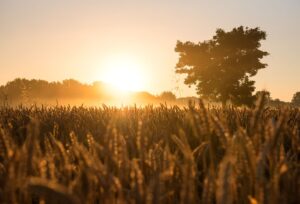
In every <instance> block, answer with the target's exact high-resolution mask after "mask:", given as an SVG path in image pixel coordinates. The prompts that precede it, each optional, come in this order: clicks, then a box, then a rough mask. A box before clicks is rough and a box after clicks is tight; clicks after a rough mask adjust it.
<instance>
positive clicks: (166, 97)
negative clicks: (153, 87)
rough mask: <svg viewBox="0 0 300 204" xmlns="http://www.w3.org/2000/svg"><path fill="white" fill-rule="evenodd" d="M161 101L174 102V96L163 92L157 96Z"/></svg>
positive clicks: (168, 92)
mask: <svg viewBox="0 0 300 204" xmlns="http://www.w3.org/2000/svg"><path fill="white" fill-rule="evenodd" d="M159 97H160V98H161V99H162V100H167V101H173V100H176V96H175V94H173V93H172V92H171V91H164V92H162V93H161V94H160V96H159Z"/></svg>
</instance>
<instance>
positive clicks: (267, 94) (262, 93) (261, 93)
mask: <svg viewBox="0 0 300 204" xmlns="http://www.w3.org/2000/svg"><path fill="white" fill-rule="evenodd" d="M262 96H264V97H265V101H266V103H270V102H271V100H272V98H271V93H270V92H269V91H267V90H262V91H257V92H256V93H255V97H256V100H258V99H259V98H260V97H262Z"/></svg>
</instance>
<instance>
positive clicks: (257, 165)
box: [0, 99, 300, 204]
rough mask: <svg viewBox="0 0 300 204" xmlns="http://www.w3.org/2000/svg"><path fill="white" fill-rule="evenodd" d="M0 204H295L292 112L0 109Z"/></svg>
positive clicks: (298, 155) (296, 125) (299, 129)
mask: <svg viewBox="0 0 300 204" xmlns="http://www.w3.org/2000/svg"><path fill="white" fill-rule="evenodd" d="M0 117H1V118H0V124H1V129H0V203H183V204H186V203H205V204H206V203H207V204H210V203H218V204H223V203H224V204H227V203H250V204H256V203H270V204H276V203H278V204H279V203H280V204H281V203H283V204H284V203H299V200H300V199H299V195H300V188H299V186H300V177H299V173H300V169H299V159H300V141H299V140H300V111H299V109H292V108H268V107H265V106H264V100H263V99H261V101H260V102H259V103H258V104H257V106H256V108H255V109H253V110H250V109H247V108H234V107H228V108H218V107H205V106H204V104H203V102H201V101H200V102H199V103H198V104H190V105H189V107H186V108H179V107H177V106H166V105H161V106H159V107H154V106H146V107H135V106H133V107H122V108H115V107H107V106H104V105H103V106H102V107H80V106H79V107H71V106H57V107H37V106H32V107H25V106H23V107H22V106H20V107H17V108H11V107H2V108H0Z"/></svg>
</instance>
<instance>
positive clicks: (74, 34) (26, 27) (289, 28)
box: [0, 0, 300, 101]
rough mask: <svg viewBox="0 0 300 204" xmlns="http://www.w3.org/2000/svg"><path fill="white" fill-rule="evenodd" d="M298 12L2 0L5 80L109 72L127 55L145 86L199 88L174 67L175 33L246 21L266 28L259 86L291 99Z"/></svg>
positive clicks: (176, 1)
mask: <svg viewBox="0 0 300 204" xmlns="http://www.w3.org/2000/svg"><path fill="white" fill-rule="evenodd" d="M299 19H300V1H299V0H284V1H283V0H264V1H262V0H248V1H246V0H226V1H225V0H224V1H221V0H218V1H217V0H209V1H208V0H207V1H202V0H147V1H146V0H126V1H125V0H119V1H116V0H107V1H101V0H85V1H82V0H26V1H24V0H18V1H17V0H0V71H1V72H0V84H5V83H6V82H7V81H9V80H13V79H14V78H16V77H25V78H40V79H46V80H49V81H57V80H63V79H66V78H74V79H77V80H80V81H82V82H87V83H90V82H92V81H97V80H105V75H106V74H107V69H109V66H105V64H106V65H107V64H113V63H114V62H111V61H120V60H121V59H123V58H124V56H129V57H127V61H130V60H131V61H134V62H133V64H134V66H135V69H140V70H139V72H140V73H141V74H140V76H141V78H142V79H140V80H141V81H142V82H143V83H142V85H141V87H140V88H141V89H144V90H146V91H149V92H151V93H155V94H157V93H160V92H161V91H164V90H171V91H174V90H175V88H176V87H177V86H180V89H179V91H177V94H178V95H181V96H186V95H193V94H194V91H193V89H189V88H188V87H186V86H185V85H184V84H183V83H182V80H181V81H178V76H176V74H175V73H174V70H175V69H174V67H175V64H176V62H177V59H178V56H177V54H176V53H175V52H174V48H175V45H176V41H177V40H181V41H187V40H190V41H194V42H198V41H203V40H207V39H210V38H211V37H212V36H213V35H214V33H215V30H216V28H224V29H225V30H227V31H228V30H231V29H232V28H233V27H236V26H240V25H244V26H249V27H256V26H259V27H260V28H261V29H262V30H264V31H266V32H267V35H268V36H267V40H266V41H264V42H263V49H264V50H266V51H268V52H269V53H270V56H268V57H267V58H265V60H264V62H266V63H268V64H269V66H268V68H266V69H265V70H261V71H259V72H258V75H257V76H256V77H255V79H256V81H257V83H256V87H257V90H260V89H268V90H269V91H271V95H272V97H273V98H280V99H282V100H286V101H290V100H291V98H292V95H293V94H294V93H295V92H296V91H300V80H299V78H300V61H299V57H300V55H299V50H300V40H299V36H300V24H299V23H300V21H299ZM120 56H121V57H120ZM117 64H118V63H117Z"/></svg>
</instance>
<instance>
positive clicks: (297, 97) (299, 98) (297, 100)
mask: <svg viewBox="0 0 300 204" xmlns="http://www.w3.org/2000/svg"><path fill="white" fill-rule="evenodd" d="M291 103H292V104H293V105H295V106H300V92H296V93H295V94H294V96H293V99H292V101H291Z"/></svg>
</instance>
